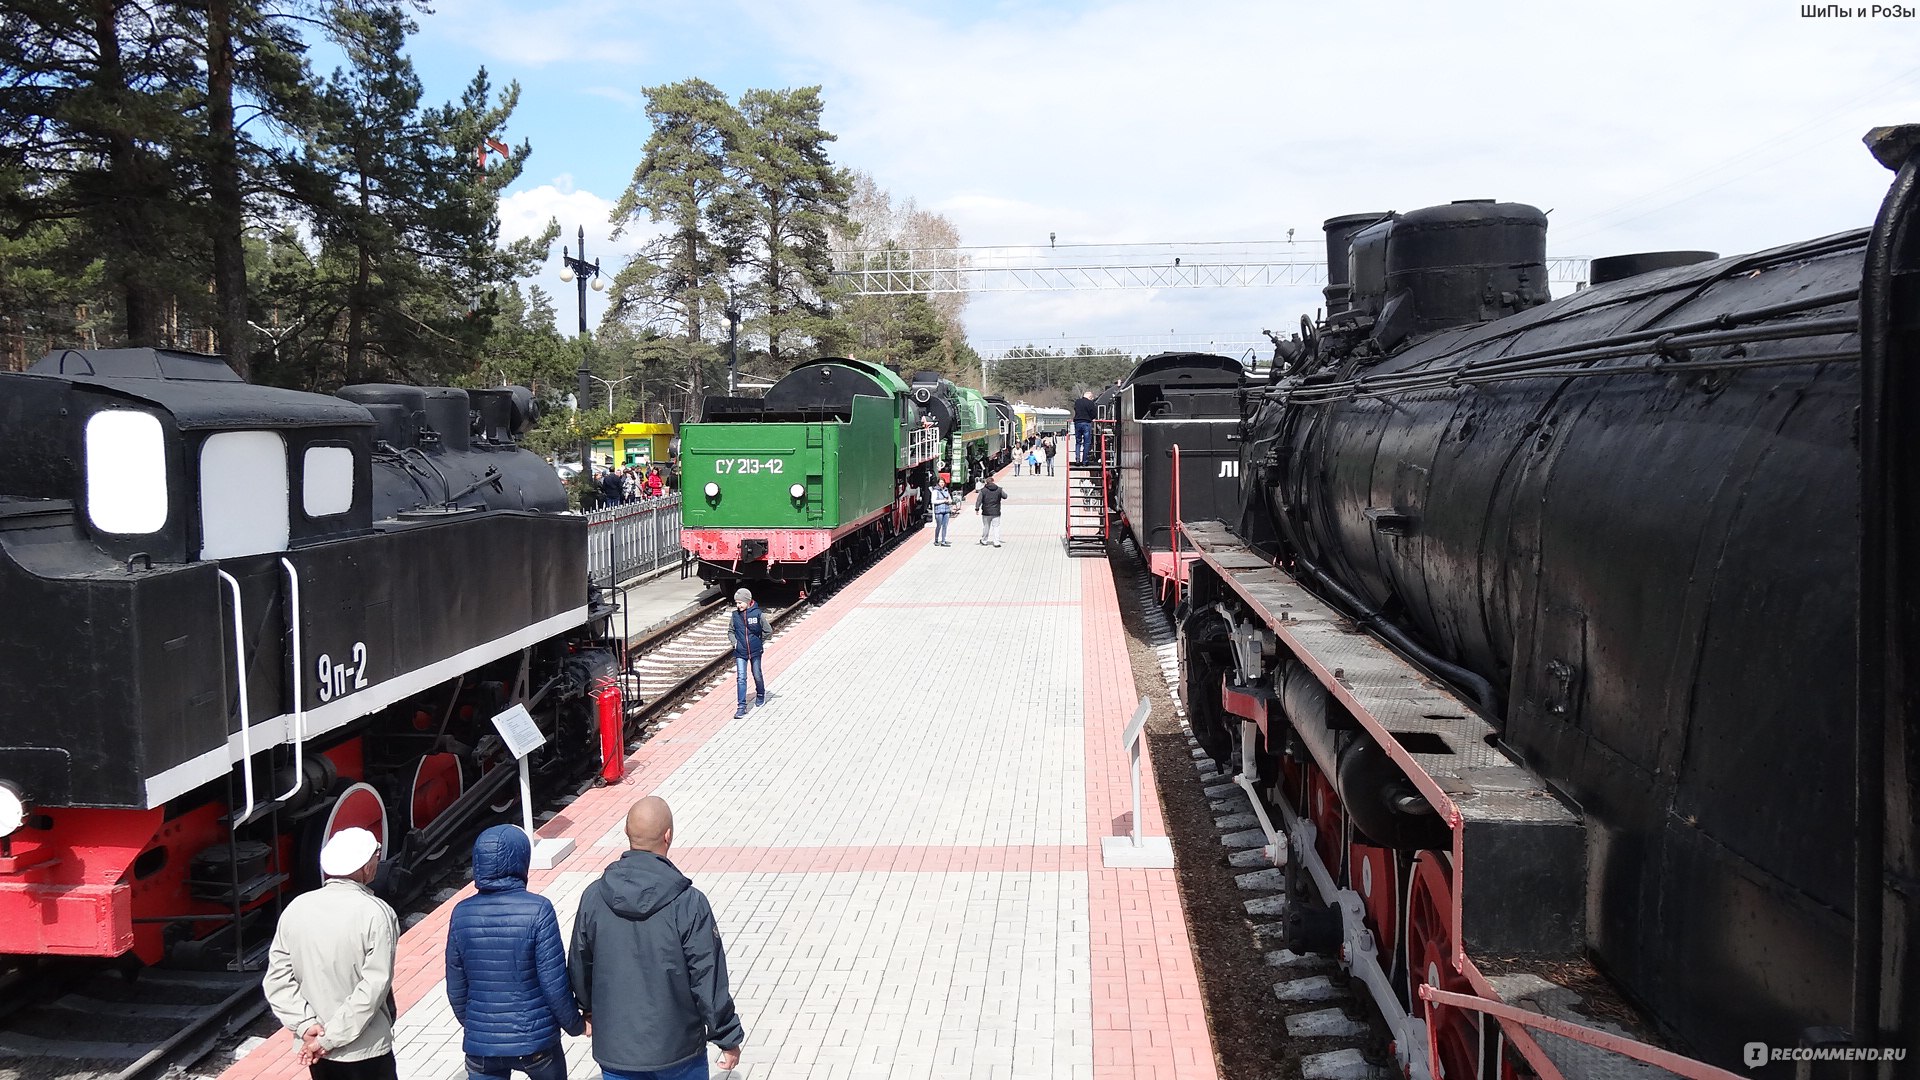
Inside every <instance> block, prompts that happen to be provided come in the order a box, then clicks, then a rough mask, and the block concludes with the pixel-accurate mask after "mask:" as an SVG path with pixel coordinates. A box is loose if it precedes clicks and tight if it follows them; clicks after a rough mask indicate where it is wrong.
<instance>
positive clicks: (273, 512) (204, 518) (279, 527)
mask: <svg viewBox="0 0 1920 1080" xmlns="http://www.w3.org/2000/svg"><path fill="white" fill-rule="evenodd" d="M289 494H290V493H289V491H288V484H287V443H286V440H285V439H283V438H281V437H280V436H279V435H278V434H276V433H274V432H271V431H222V432H220V433H218V434H215V435H209V436H207V441H206V442H205V443H204V444H202V445H201V447H200V557H201V558H202V559H230V558H235V557H238V556H241V555H262V554H265V553H267V552H270V551H285V550H286V549H287V538H288V506H287V500H288V495H289Z"/></svg>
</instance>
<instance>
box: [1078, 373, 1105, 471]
mask: <svg viewBox="0 0 1920 1080" xmlns="http://www.w3.org/2000/svg"><path fill="white" fill-rule="evenodd" d="M1099 415H1100V410H1099V407H1098V406H1096V405H1094V403H1093V391H1091V390H1088V391H1087V392H1086V393H1084V394H1081V395H1080V397H1079V398H1078V399H1077V400H1075V401H1074V403H1073V463H1074V464H1075V465H1085V464H1086V463H1087V459H1088V458H1091V457H1092V456H1093V420H1094V417H1096V416H1099Z"/></svg>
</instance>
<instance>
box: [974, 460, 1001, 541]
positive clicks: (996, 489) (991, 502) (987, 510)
mask: <svg viewBox="0 0 1920 1080" xmlns="http://www.w3.org/2000/svg"><path fill="white" fill-rule="evenodd" d="M1006 497H1007V489H1006V488H1003V487H1001V486H1000V485H999V484H996V483H994V482H993V477H992V476H988V477H987V482H986V483H985V484H984V485H982V486H981V488H980V501H979V502H977V503H975V504H974V510H975V511H976V512H977V513H979V515H980V543H982V544H992V545H993V546H994V547H999V546H1000V503H1001V502H1002V501H1003V500H1004V499H1006Z"/></svg>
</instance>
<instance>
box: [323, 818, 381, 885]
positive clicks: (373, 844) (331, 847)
mask: <svg viewBox="0 0 1920 1080" xmlns="http://www.w3.org/2000/svg"><path fill="white" fill-rule="evenodd" d="M379 851H380V841H379V840H377V839H375V838H374V835H373V834H372V833H370V832H368V831H367V830H365V829H360V828H353V829H341V830H340V831H339V832H337V833H334V834H333V836H332V838H331V839H329V840H328V841H327V843H326V846H325V847H322V848H321V849H320V872H321V873H323V874H325V875H327V876H328V877H347V876H349V875H352V874H357V873H359V872H360V868H361V867H363V866H365V865H367V860H368V859H371V858H373V857H374V855H375V854H377V853H378V852H379Z"/></svg>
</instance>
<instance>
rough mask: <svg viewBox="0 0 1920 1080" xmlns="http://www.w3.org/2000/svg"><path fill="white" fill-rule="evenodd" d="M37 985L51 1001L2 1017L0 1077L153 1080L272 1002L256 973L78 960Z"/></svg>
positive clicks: (20, 1005)
mask: <svg viewBox="0 0 1920 1080" xmlns="http://www.w3.org/2000/svg"><path fill="white" fill-rule="evenodd" d="M49 986H51V987H52V988H53V993H51V994H48V993H47V992H46V991H47V989H48V987H49ZM35 989H36V991H37V992H34V996H35V997H38V998H43V999H44V1000H32V1001H18V1002H15V1003H14V1004H15V1005H16V1007H15V1008H14V1009H13V1011H11V1012H9V1013H8V1014H7V1015H6V1017H5V1019H4V1020H0V1076H6V1077H9V1078H18V1080H43V1078H44V1080H52V1078H55V1077H58V1078H62V1080H152V1078H156V1077H160V1076H164V1075H167V1074H168V1073H169V1072H170V1071H172V1070H173V1069H175V1068H177V1067H178V1066H179V1064H180V1063H183V1062H191V1061H196V1060H198V1059H200V1058H201V1057H203V1056H205V1055H206V1054H207V1053H208V1052H209V1051H211V1050H212V1049H214V1047H216V1046H217V1045H219V1044H220V1043H221V1042H222V1041H224V1040H226V1039H228V1038H231V1037H232V1036H234V1035H237V1034H239V1033H240V1032H241V1031H243V1030H245V1029H246V1027H247V1026H248V1025H249V1024H251V1023H253V1021H254V1020H255V1019H256V1018H258V1017H259V1016H261V1015H262V1014H263V1013H265V1012H266V1008H267V1003H266V1000H265V999H264V998H263V997H261V995H260V974H259V972H257V971H253V972H244V971H242V972H236V971H189V970H174V969H167V968H148V969H138V968H133V967H129V966H114V967H107V968H100V967H93V968H80V967H77V966H76V967H73V968H69V969H66V970H62V971H52V972H49V973H48V978H47V980H46V981H45V982H43V983H42V984H41V985H40V986H38V987H36V988H35Z"/></svg>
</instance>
